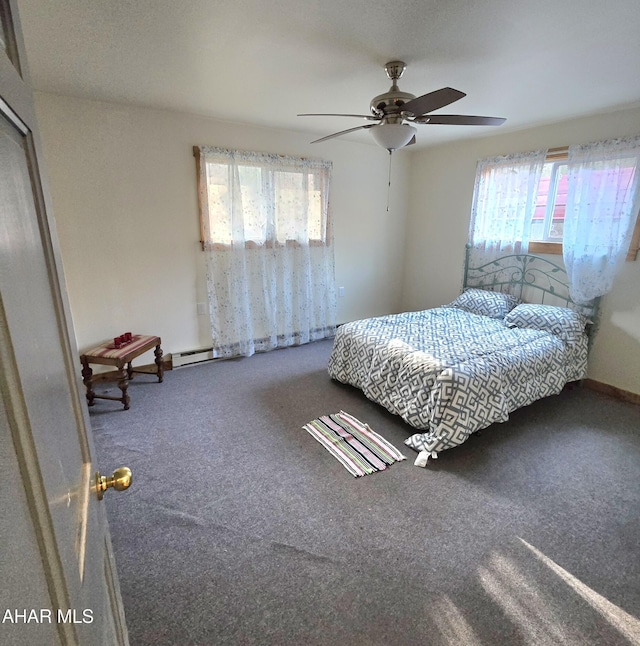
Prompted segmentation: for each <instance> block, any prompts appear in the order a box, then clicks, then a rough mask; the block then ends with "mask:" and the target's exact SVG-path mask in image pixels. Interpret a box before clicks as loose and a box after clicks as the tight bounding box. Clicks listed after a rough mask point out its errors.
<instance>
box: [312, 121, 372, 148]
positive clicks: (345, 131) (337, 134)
mask: <svg viewBox="0 0 640 646" xmlns="http://www.w3.org/2000/svg"><path fill="white" fill-rule="evenodd" d="M376 125H377V124H375V123H371V124H367V125H366V126H357V127H355V128H349V129H347V130H341V131H340V132H334V133H333V134H332V135H327V136H326V137H322V138H320V139H316V140H315V141H312V142H311V143H312V144H318V143H320V142H321V141H326V140H327V139H333V138H334V137H339V136H340V135H346V134H347V133H348V132H355V131H356V130H366V129H367V128H373V127H374V126H376Z"/></svg>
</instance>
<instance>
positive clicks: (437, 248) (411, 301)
mask: <svg viewBox="0 0 640 646" xmlns="http://www.w3.org/2000/svg"><path fill="white" fill-rule="evenodd" d="M434 127H437V126H434ZM427 129H428V127H425V128H424V131H425V136H428V134H427V132H426V131H427ZM638 133H640V108H638V107H634V108H630V109H627V110H620V111H617V112H610V113H607V114H602V115H598V116H594V117H588V118H581V119H573V120H571V121H566V122H562V123H556V124H552V125H547V126H542V127H538V128H531V129H527V130H521V131H518V132H513V133H505V134H496V135H494V136H491V137H483V138H479V139H472V140H468V141H465V142H460V143H452V144H449V145H442V146H434V147H432V148H428V149H426V150H419V151H415V152H413V153H412V159H411V171H410V172H411V185H410V200H409V214H408V219H407V230H406V234H407V235H406V239H407V246H406V263H405V281H404V291H403V299H402V307H403V309H423V308H425V307H436V306H438V305H442V304H443V303H447V302H449V301H451V300H452V299H453V298H454V297H455V296H456V295H457V294H458V293H459V291H460V288H461V285H462V272H463V264H464V245H465V243H466V241H467V236H468V228H469V217H470V212H471V202H472V198H473V185H474V178H475V168H476V163H477V161H478V160H479V159H482V158H485V157H490V156H493V155H500V154H507V153H511V152H516V151H526V150H536V149H540V148H553V147H557V146H565V145H570V144H573V143H586V142H589V141H596V140H600V139H608V138H614V137H621V136H625V135H636V134H638ZM555 258H556V259H557V260H558V261H560V262H561V258H560V257H555ZM589 377H590V378H592V379H595V380H597V381H601V382H603V383H606V384H610V385H612V386H616V387H618V388H622V389H624V390H628V391H630V392H632V393H636V394H640V259H639V260H638V261H636V262H628V263H626V264H625V267H624V269H623V270H622V273H621V274H620V275H619V277H618V278H617V279H616V282H615V285H614V289H613V290H612V292H610V293H609V294H608V295H606V296H605V297H604V298H603V300H602V308H601V326H600V330H599V332H598V334H597V336H596V339H595V343H594V346H593V349H592V353H591V357H590V364H589Z"/></svg>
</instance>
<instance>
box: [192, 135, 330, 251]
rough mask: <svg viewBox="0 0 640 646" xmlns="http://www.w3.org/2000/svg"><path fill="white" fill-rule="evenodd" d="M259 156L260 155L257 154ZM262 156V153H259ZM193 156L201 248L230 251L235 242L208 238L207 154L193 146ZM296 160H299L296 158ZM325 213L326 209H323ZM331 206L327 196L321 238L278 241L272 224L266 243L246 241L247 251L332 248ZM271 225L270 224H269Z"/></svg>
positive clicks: (322, 216) (321, 224) (321, 223)
mask: <svg viewBox="0 0 640 646" xmlns="http://www.w3.org/2000/svg"><path fill="white" fill-rule="evenodd" d="M257 154H258V153H257ZM259 154H262V153H259ZM193 156H194V157H195V159H196V182H197V187H198V219H199V224H200V246H201V249H202V251H207V250H214V251H224V250H229V249H231V248H232V247H233V246H234V243H233V241H231V243H226V242H220V241H218V242H216V241H214V240H210V239H208V236H207V225H206V223H205V218H207V217H209V209H208V206H207V205H208V201H209V195H208V189H207V186H206V183H205V182H203V181H202V178H203V177H206V175H207V173H206V164H207V160H206V154H205V152H204V151H203V147H201V146H193ZM279 157H282V158H283V159H294V158H291V157H287V156H284V155H280V156H279ZM295 159H296V160H297V159H298V158H295ZM299 159H300V160H303V159H304V158H299ZM323 211H324V209H323ZM330 212H331V209H330V205H329V201H328V196H327V207H326V212H323V213H321V218H322V221H321V222H320V230H321V235H322V237H321V238H318V239H315V238H309V239H308V240H306V241H304V242H300V241H299V240H290V239H287V240H278V239H277V236H276V235H275V230H273V231H271V229H272V228H273V223H271V226H269V227H268V228H269V229H270V233H269V235H268V236H267V238H266V239H265V240H264V241H258V242H256V241H254V240H246V241H245V242H244V246H245V248H246V249H257V248H260V247H262V246H264V245H266V246H268V247H270V248H276V247H303V246H309V247H329V246H331V241H332V231H331V216H330ZM267 224H269V223H267Z"/></svg>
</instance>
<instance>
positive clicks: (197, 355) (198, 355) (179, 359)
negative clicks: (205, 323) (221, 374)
mask: <svg viewBox="0 0 640 646" xmlns="http://www.w3.org/2000/svg"><path fill="white" fill-rule="evenodd" d="M214 359H215V357H214V356H213V348H200V349H199V350H187V351H185V352H174V353H173V354H172V361H173V368H174V369H175V368H184V367H186V366H193V365H195V364H197V363H203V362H205V361H213V360H214Z"/></svg>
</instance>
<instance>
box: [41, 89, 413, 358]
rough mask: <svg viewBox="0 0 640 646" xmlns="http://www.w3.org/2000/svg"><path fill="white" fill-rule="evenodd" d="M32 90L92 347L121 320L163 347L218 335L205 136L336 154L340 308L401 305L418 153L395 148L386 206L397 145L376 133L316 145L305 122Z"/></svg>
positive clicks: (345, 313) (205, 342) (80, 319)
mask: <svg viewBox="0 0 640 646" xmlns="http://www.w3.org/2000/svg"><path fill="white" fill-rule="evenodd" d="M35 99H36V110H37V115H38V120H39V124H40V132H41V137H42V142H43V149H44V156H45V174H46V176H47V178H48V180H49V185H50V190H51V195H52V200H53V210H54V216H55V219H56V222H57V228H58V236H59V239H60V246H61V250H62V258H63V263H64V269H65V275H66V279H67V287H68V291H69V300H70V304H71V311H72V315H73V321H74V325H75V329H76V335H77V337H78V338H77V341H78V346H79V348H80V350H81V351H82V350H86V349H88V348H89V347H91V346H93V345H97V344H98V343H101V342H102V341H104V340H107V339H109V338H111V337H113V336H115V335H117V334H120V333H122V332H124V331H133V332H139V333H144V334H158V335H160V336H161V337H162V339H163V348H164V350H165V353H167V352H177V351H181V350H190V349H195V348H200V347H206V346H210V345H211V334H210V331H209V324H208V319H207V317H204V316H197V315H196V304H197V303H198V302H205V301H206V274H205V268H204V267H205V265H204V254H203V252H201V251H200V244H199V235H200V234H199V224H198V210H197V191H196V177H195V160H194V158H193V153H192V147H193V146H194V145H200V144H202V145H215V146H223V147H228V148H238V149H245V150H257V151H268V152H274V153H282V154H289V155H299V156H306V157H316V158H323V159H328V160H331V161H332V162H333V181H332V187H331V208H332V214H333V230H334V237H335V256H336V283H337V285H338V286H344V288H345V296H344V298H340V299H338V321H339V322H344V321H348V320H352V319H356V318H361V317H365V316H372V315H377V314H385V313H388V312H393V311H398V310H399V307H400V299H401V287H402V268H403V249H404V217H405V213H406V203H405V199H406V197H405V196H406V194H407V185H408V171H407V160H408V158H409V156H408V155H406V154H405V155H404V156H403V155H402V154H401V153H397V154H396V155H394V159H393V171H394V173H393V180H392V194H391V209H390V212H389V213H387V212H386V203H387V181H388V180H387V173H388V157H389V155H388V153H387V152H386V151H385V150H383V149H381V148H379V147H377V146H374V145H368V144H360V143H353V142H348V141H344V140H340V139H336V140H331V141H329V142H326V143H323V144H317V145H314V146H311V145H310V144H309V141H310V139H311V138H312V137H310V136H309V135H308V134H302V133H296V132H285V131H275V130H269V129H264V128H258V127H253V126H247V125H240V124H235V123H226V122H221V121H216V120H213V119H210V118H206V117H200V116H194V115H189V114H182V113H174V112H168V111H161V110H152V109H146V108H140V107H132V106H124V105H116V104H108V103H100V102H93V101H87V100H81V99H76V98H71V97H62V96H57V95H53V94H48V93H36V96H35ZM294 120H295V117H293V116H292V125H293V123H294ZM339 127H340V125H339V124H337V127H336V129H339ZM152 358H153V357H151V359H152Z"/></svg>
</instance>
